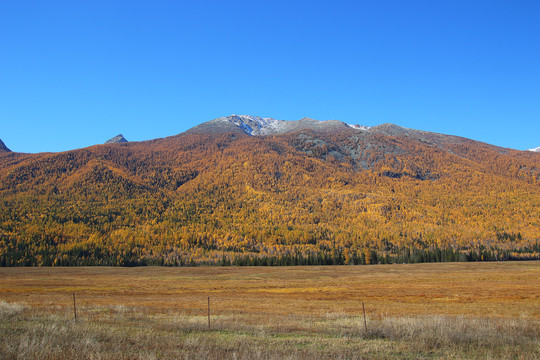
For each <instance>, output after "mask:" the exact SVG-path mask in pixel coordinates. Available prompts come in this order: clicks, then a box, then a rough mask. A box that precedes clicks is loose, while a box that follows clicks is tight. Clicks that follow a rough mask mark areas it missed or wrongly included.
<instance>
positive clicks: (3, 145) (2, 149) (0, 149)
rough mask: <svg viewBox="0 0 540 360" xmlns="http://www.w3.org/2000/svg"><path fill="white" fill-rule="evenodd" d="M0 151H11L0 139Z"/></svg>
mask: <svg viewBox="0 0 540 360" xmlns="http://www.w3.org/2000/svg"><path fill="white" fill-rule="evenodd" d="M0 152H11V150H9V149H8V148H7V146H6V145H5V144H4V142H3V141H2V140H0Z"/></svg>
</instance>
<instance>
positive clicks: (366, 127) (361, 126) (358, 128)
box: [347, 124, 370, 131]
mask: <svg viewBox="0 0 540 360" xmlns="http://www.w3.org/2000/svg"><path fill="white" fill-rule="evenodd" d="M347 125H348V126H349V127H351V128H353V129H355V130H361V131H367V130H369V129H370V128H369V126H364V125H358V124H356V125H351V124H347Z"/></svg>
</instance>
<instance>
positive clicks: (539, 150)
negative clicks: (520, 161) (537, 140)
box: [527, 146, 540, 152]
mask: <svg viewBox="0 0 540 360" xmlns="http://www.w3.org/2000/svg"><path fill="white" fill-rule="evenodd" d="M527 151H533V152H540V146H539V147H537V148H534V149H529V150H527Z"/></svg>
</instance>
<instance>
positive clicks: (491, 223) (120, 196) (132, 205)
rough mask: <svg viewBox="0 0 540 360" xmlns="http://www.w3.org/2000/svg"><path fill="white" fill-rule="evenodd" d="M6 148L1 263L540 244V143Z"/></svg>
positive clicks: (384, 134) (319, 136) (237, 137)
mask: <svg viewBox="0 0 540 360" xmlns="http://www.w3.org/2000/svg"><path fill="white" fill-rule="evenodd" d="M373 129H374V130H373V131H369V132H368V131H356V130H353V129H350V130H346V131H338V132H326V133H322V132H316V131H310V130H302V131H297V132H294V133H290V134H280V135H272V136H260V137H259V136H248V135H246V134H242V133H222V134H220V133H217V134H204V133H200V134H198V133H185V134H180V135H177V136H173V137H169V138H165V139H158V140H152V141H146V142H139V143H121V144H107V145H99V146H94V147H90V148H85V149H80V150H74V151H69V152H64V153H54V154H53V153H44V154H21V153H13V152H11V153H8V152H3V153H1V154H0V264H1V265H2V266H21V265H55V266H57V265H151V264H156V265H201V264H217V265H230V264H235V265H293V264H371V263H379V262H382V263H389V262H399V263H402V262H422V261H467V260H468V261H476V260H507V259H535V258H536V259H538V258H540V244H539V243H538V241H539V239H540V154H539V153H533V152H521V151H516V150H509V149H501V148H498V147H495V146H491V145H487V144H483V143H479V142H475V141H472V140H468V139H463V138H458V137H451V136H445V135H439V134H432V133H425V132H418V131H412V132H411V131H405V130H403V129H402V128H399V127H395V126H393V125H382V126H380V127H376V128H373Z"/></svg>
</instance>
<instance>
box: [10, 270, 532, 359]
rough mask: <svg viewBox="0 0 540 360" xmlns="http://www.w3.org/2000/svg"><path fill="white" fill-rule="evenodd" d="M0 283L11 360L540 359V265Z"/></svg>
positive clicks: (54, 275) (43, 276)
mask: <svg viewBox="0 0 540 360" xmlns="http://www.w3.org/2000/svg"><path fill="white" fill-rule="evenodd" d="M0 279H1V280H0V333H1V334H2V336H1V337H0V358H2V359H34V358H35V359H37V358H39V359H418V358H420V359H431V358H433V359H538V358H540V262H483V263H431V264H409V265H372V266H321V267H199V268H165V267H138V268H110V267H73V268H0ZM73 294H75V298H76V311H77V320H75V319H74V317H75V314H74V304H73ZM208 299H210V330H208V326H209V325H208ZM364 308H365V311H366V317H365V319H364V311H363V309H364Z"/></svg>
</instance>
